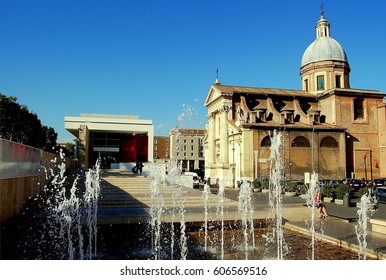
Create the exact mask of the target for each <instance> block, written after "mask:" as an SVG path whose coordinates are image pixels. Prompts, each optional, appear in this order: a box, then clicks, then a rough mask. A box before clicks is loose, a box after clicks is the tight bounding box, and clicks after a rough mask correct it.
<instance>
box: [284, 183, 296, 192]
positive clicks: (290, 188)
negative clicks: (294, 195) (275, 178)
mask: <svg viewBox="0 0 386 280" xmlns="http://www.w3.org/2000/svg"><path fill="white" fill-rule="evenodd" d="M284 190H285V191H286V192H295V191H296V190H297V184H296V183H295V182H286V183H285V185H284Z"/></svg>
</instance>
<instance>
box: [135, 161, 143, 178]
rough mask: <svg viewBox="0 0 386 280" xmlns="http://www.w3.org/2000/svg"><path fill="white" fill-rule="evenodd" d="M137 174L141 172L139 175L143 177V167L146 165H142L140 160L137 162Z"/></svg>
mask: <svg viewBox="0 0 386 280" xmlns="http://www.w3.org/2000/svg"><path fill="white" fill-rule="evenodd" d="M136 167H137V173H138V172H139V175H142V167H144V165H143V164H142V162H141V161H140V160H139V161H137V165H136Z"/></svg>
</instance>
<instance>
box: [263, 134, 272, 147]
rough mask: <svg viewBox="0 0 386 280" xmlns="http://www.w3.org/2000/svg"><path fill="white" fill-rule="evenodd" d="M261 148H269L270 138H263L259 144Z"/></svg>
mask: <svg viewBox="0 0 386 280" xmlns="http://www.w3.org/2000/svg"><path fill="white" fill-rule="evenodd" d="M260 146H261V147H271V137H269V136H265V137H264V138H263V140H261V143H260Z"/></svg>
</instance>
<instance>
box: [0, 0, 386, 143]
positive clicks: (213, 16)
mask: <svg viewBox="0 0 386 280" xmlns="http://www.w3.org/2000/svg"><path fill="white" fill-rule="evenodd" d="M385 3H386V1H380V0H377V1H375V0H368V1H356V0H340V1H332V0H328V1H323V4H324V11H325V17H326V19H327V20H328V21H329V23H330V24H331V37H333V38H334V39H336V40H337V41H338V42H339V43H340V44H341V45H342V46H343V48H344V49H345V51H346V54H347V57H348V60H349V63H350V67H351V79H350V82H351V87H352V88H361V89H375V90H380V91H382V92H386V55H385V46H386V16H385V11H386V4H385ZM320 4H321V1H320V0H318V1H309V0H308V1H307V0H304V1H256V0H227V1H226V0H190V1H186V0H169V1H168V0H162V1H161V0H137V1H134V0H33V1H32V0H0V92H2V93H3V94H5V95H8V96H15V97H17V99H18V102H19V103H20V104H23V105H26V106H27V107H28V108H29V110H30V111H32V112H34V113H36V114H37V115H38V116H39V118H40V120H41V121H42V123H43V124H44V125H47V126H52V127H54V128H55V130H56V131H57V132H58V133H59V135H58V140H59V141H71V140H72V139H74V136H72V135H71V134H70V133H68V132H67V131H66V130H65V129H64V117H65V116H79V114H80V113H99V114H129V115H139V117H140V118H141V119H150V120H152V121H153V124H154V128H155V135H167V133H168V132H169V130H170V129H172V128H173V127H175V126H176V125H180V126H185V127H202V128H204V127H205V123H206V121H207V118H206V108H205V107H204V100H205V98H206V95H207V93H208V90H209V87H210V85H211V84H212V83H213V82H214V81H215V79H216V69H217V68H218V69H219V80H220V82H221V83H222V84H226V85H240V86H252V87H269V88H286V89H300V88H301V82H300V76H299V70H300V61H301V57H302V55H303V52H304V51H305V49H306V48H307V46H308V45H309V44H311V43H312V41H313V40H314V39H315V24H316V22H317V21H318V19H319V16H320V13H319V12H320Z"/></svg>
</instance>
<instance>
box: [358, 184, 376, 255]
mask: <svg viewBox="0 0 386 280" xmlns="http://www.w3.org/2000/svg"><path fill="white" fill-rule="evenodd" d="M372 203H373V201H372V198H371V195H370V194H369V193H368V192H367V193H365V194H363V195H362V197H361V201H360V209H359V210H358V211H357V215H358V224H357V225H355V233H356V235H357V239H358V244H359V251H358V258H359V260H361V259H362V260H366V258H367V240H366V237H367V226H368V222H369V215H368V212H369V210H370V209H369V206H370V205H372ZM371 210H373V208H372V209H371Z"/></svg>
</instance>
